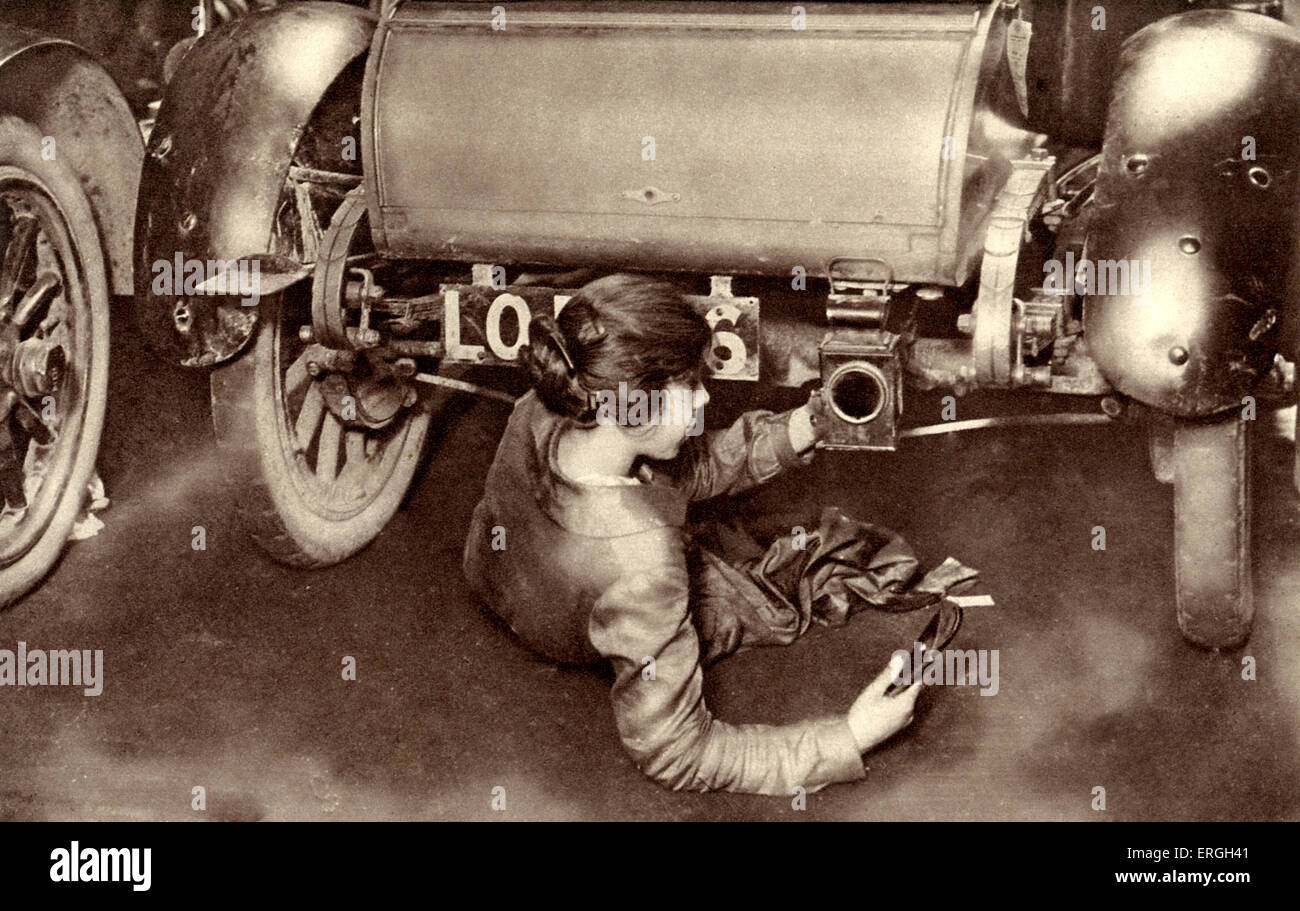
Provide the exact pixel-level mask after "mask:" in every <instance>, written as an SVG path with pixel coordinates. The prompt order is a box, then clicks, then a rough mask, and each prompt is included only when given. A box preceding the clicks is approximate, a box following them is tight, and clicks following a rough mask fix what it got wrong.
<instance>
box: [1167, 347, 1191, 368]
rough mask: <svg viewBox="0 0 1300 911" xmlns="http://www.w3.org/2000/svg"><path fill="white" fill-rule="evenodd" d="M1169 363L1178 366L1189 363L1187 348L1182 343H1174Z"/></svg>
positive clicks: (1170, 351)
mask: <svg viewBox="0 0 1300 911" xmlns="http://www.w3.org/2000/svg"><path fill="white" fill-rule="evenodd" d="M1169 363H1171V364H1174V365H1176V366H1178V367H1181V366H1183V364H1186V363H1187V349H1186V348H1184V347H1183V346H1182V345H1174V347H1172V348H1170V349H1169Z"/></svg>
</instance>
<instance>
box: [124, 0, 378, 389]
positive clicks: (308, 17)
mask: <svg viewBox="0 0 1300 911" xmlns="http://www.w3.org/2000/svg"><path fill="white" fill-rule="evenodd" d="M374 28H375V18H374V16H372V15H371V14H370V13H368V12H367V11H366V10H364V9H359V8H356V7H351V6H344V5H342V4H337V3H289V4H285V5H283V6H279V7H275V8H273V9H270V10H267V11H265V12H261V13H258V14H255V15H250V16H247V17H244V18H241V19H238V20H236V21H235V22H233V23H231V24H230V25H228V26H223V27H222V28H219V29H217V30H216V31H214V32H212V33H210V34H209V35H207V36H205V37H204V38H202V39H201V40H200V41H198V42H197V43H196V44H195V45H194V47H193V48H191V49H190V51H189V53H187V54H186V55H185V57H184V58H183V59H182V61H181V63H180V66H179V68H178V70H177V72H176V75H175V76H174V77H173V79H172V81H171V82H170V83H169V84H168V86H167V92H166V96H165V97H164V99H163V104H162V108H161V109H160V111H159V113H158V120H157V123H156V125H155V127H154V130H153V133H152V135H151V136H150V139H149V147H148V151H147V154H146V156H145V164H144V171H143V177H142V181H143V185H144V187H145V192H143V193H142V194H141V195H140V201H139V206H138V208H137V211H136V226H135V227H136V233H135V263H136V273H135V275H136V319H137V323H138V324H139V326H140V329H141V331H142V332H143V333H144V335H145V337H146V339H147V340H148V342H149V343H150V344H151V345H152V346H153V347H154V348H155V349H157V350H159V351H165V352H171V353H174V355H175V356H176V358H177V359H178V360H179V361H180V362H181V363H182V364H184V365H186V366H207V365H212V364H216V363H219V362H221V361H223V360H225V359H226V358H229V357H230V356H232V355H233V354H235V353H236V352H238V351H239V350H240V349H241V348H242V347H243V345H244V344H245V343H246V342H247V341H248V339H249V337H250V336H251V335H252V332H253V329H254V327H255V326H256V322H257V308H256V307H247V306H241V296H233V297H232V296H229V295H214V294H207V293H204V292H203V290H202V289H200V290H199V291H198V292H195V293H191V294H185V295H179V294H176V293H170V292H175V291H180V290H185V289H184V288H183V287H182V284H183V283H182V282H181V280H180V276H176V277H175V282H174V283H169V282H158V281H155V279H157V278H159V277H161V276H163V275H166V276H168V277H171V276H172V275H173V273H174V272H175V266H174V264H176V263H177V262H180V263H182V264H186V265H188V264H189V263H190V262H193V261H202V262H205V263H207V262H209V261H222V262H233V261H237V260H246V259H250V258H253V257H259V256H263V255H266V254H271V253H273V252H275V251H273V250H271V248H270V244H271V235H272V227H273V225H274V222H275V216H276V206H277V203H278V201H279V200H280V197H281V193H282V191H283V189H284V186H285V180H286V176H287V174H288V171H289V166H290V163H291V160H292V157H293V154H294V149H295V148H296V147H297V145H298V142H299V139H300V138H301V137H302V135H303V131H304V129H305V128H306V126H307V123H308V121H309V120H310V118H311V114H312V111H313V110H314V109H315V108H316V106H317V104H318V103H319V102H320V100H321V98H322V97H323V96H324V95H325V94H326V91H327V89H328V88H329V87H330V85H331V84H332V83H333V82H334V80H335V79H336V78H337V77H338V76H339V74H340V73H341V72H342V71H343V70H344V69H345V68H346V67H347V65H348V64H349V63H350V62H352V61H353V60H355V59H356V58H358V57H359V56H361V55H362V54H364V53H365V52H366V50H367V48H368V47H369V43H370V37H371V35H372V34H373V32H374ZM358 97H359V94H358ZM162 263H167V264H168V265H167V266H166V267H163V266H161V265H160V264H162ZM249 271H251V270H249ZM268 284H269V283H268V281H267V275H266V272H265V270H262V272H261V282H260V292H261V293H268ZM155 289H157V291H156V290H155ZM189 290H191V291H193V289H192V288H191V289H189ZM163 292H168V293H163Z"/></svg>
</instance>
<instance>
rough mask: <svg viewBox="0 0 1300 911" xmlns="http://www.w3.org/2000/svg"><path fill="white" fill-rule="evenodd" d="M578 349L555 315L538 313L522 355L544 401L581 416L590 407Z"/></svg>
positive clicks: (572, 415) (566, 413) (552, 407)
mask: <svg viewBox="0 0 1300 911" xmlns="http://www.w3.org/2000/svg"><path fill="white" fill-rule="evenodd" d="M577 353H578V351H577V345H575V344H574V343H573V341H572V340H570V339H566V338H565V337H564V333H563V331H562V330H561V329H560V327H559V324H558V323H556V321H555V318H554V317H553V316H550V315H549V314H546V313H539V314H536V315H535V316H533V318H532V321H531V322H530V323H529V324H528V344H527V345H524V346H523V347H522V348H520V349H519V359H520V361H521V362H522V363H523V365H524V368H525V369H526V370H527V371H528V376H529V379H531V380H532V384H533V388H534V389H536V390H537V397H538V398H539V399H541V400H542V404H543V405H545V406H546V407H547V408H549V409H550V410H551V411H553V412H555V413H556V414H560V415H564V416H566V417H570V418H574V419H575V420H582V419H584V418H586V417H587V416H588V413H589V412H590V408H589V407H588V402H587V392H586V390H585V389H584V388H583V387H582V384H581V383H580V382H578V364H577V363H576V362H575V361H574V358H575V357H576V356H577Z"/></svg>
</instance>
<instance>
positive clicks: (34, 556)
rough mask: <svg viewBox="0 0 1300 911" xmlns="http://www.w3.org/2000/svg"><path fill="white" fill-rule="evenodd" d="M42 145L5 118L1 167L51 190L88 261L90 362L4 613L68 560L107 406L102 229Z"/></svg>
mask: <svg viewBox="0 0 1300 911" xmlns="http://www.w3.org/2000/svg"><path fill="white" fill-rule="evenodd" d="M42 138H43V137H42V134H41V132H40V131H39V130H37V129H36V128H35V127H34V126H32V125H31V124H30V123H28V122H27V121H25V120H22V119H20V118H17V117H6V116H0V166H5V165H9V166H15V167H18V168H22V169H23V170H24V171H27V172H28V173H30V174H31V175H32V176H33V177H35V178H36V179H37V180H38V181H39V182H40V183H41V184H43V185H44V187H43V188H44V190H45V192H46V194H47V195H48V196H49V197H50V198H51V199H52V200H53V201H54V204H55V206H56V207H57V208H58V209H59V211H60V213H61V214H62V215H63V219H64V222H65V224H66V226H67V229H68V235H69V237H70V239H71V241H72V246H73V248H74V249H75V251H76V254H77V257H78V258H79V259H80V260H81V263H80V265H81V272H82V280H83V282H84V283H85V301H86V304H87V306H89V308H90V328H91V353H90V358H91V363H90V370H89V382H88V384H87V389H86V410H85V414H84V415H83V419H82V424H81V431H80V439H79V442H78V444H77V451H76V455H75V457H74V458H73V462H72V470H71V471H70V472H69V474H68V480H67V485H66V486H65V488H64V492H63V496H62V498H61V499H60V500H59V502H58V504H57V506H56V507H55V509H54V513H53V516H52V517H51V519H50V524H49V525H48V526H47V527H46V529H45V532H44V533H43V534H42V535H41V536H40V538H38V539H37V541H36V543H35V544H33V545H32V547H31V548H30V549H29V550H28V551H27V552H26V553H24V554H23V555H22V556H21V557H19V558H18V559H17V560H15V561H14V562H13V563H10V564H9V565H8V566H5V567H3V568H0V607H6V606H8V605H9V604H12V603H13V602H14V601H16V600H17V599H18V598H20V597H22V596H23V595H24V594H26V593H27V592H28V591H30V590H31V589H32V587H33V586H35V585H36V583H37V582H39V581H40V580H41V579H42V578H43V577H44V576H45V574H46V573H48V572H49V571H50V568H51V567H53V566H54V564H55V562H56V561H57V560H58V559H59V556H60V555H61V554H62V553H63V548H64V545H66V544H67V542H68V535H69V534H71V532H72V526H73V524H74V523H75V522H76V521H77V517H78V515H79V514H80V513H81V510H82V507H83V506H84V505H85V501H86V489H87V485H88V484H89V483H90V479H91V477H92V475H93V474H94V472H95V459H96V458H97V457H98V455H99V441H100V437H101V435H102V434H103V431H104V410H105V405H106V404H107V401H108V361H109V323H108V316H109V296H108V275H107V272H106V268H105V264H104V252H103V246H102V245H101V239H100V235H99V229H98V228H97V227H96V224H95V214H94V210H93V209H92V208H91V206H90V201H89V200H88V199H87V198H86V194H85V191H84V190H82V188H81V182H80V181H79V180H78V179H77V175H76V174H75V173H73V171H72V169H71V168H69V167H68V166H67V165H66V164H64V163H63V162H62V161H60V160H58V159H57V158H56V159H55V160H54V161H46V160H45V159H44V158H42V157H41V149H42V144H41V140H42Z"/></svg>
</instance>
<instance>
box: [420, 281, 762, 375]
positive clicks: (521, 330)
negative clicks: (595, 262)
mask: <svg viewBox="0 0 1300 911" xmlns="http://www.w3.org/2000/svg"><path fill="white" fill-rule="evenodd" d="M438 290H439V291H440V292H441V294H442V303H443V322H442V325H443V351H444V354H443V360H444V361H446V362H448V363H453V364H487V365H498V366H508V365H512V364H514V363H516V362H517V361H518V359H519V349H520V348H522V347H523V346H524V345H526V344H528V324H529V323H530V322H531V321H532V318H533V314H534V313H550V314H552V315H554V316H558V315H559V313H560V311H561V310H563V309H564V305H565V304H566V303H568V301H569V298H570V297H572V296H573V295H572V293H571V292H565V291H561V290H558V289H555V288H540V287H536V286H533V285H529V286H512V285H507V286H506V287H504V288H493V287H490V286H486V285H442V286H440V287H439V289H438ZM687 300H689V301H690V302H691V303H692V304H694V305H695V306H696V307H697V308H698V309H699V311H700V313H701V314H702V315H703V316H704V318H705V320H707V321H708V324H709V327H710V328H711V329H712V330H713V341H712V343H711V345H710V347H709V353H708V355H707V357H706V358H705V362H706V364H707V367H708V372H709V375H710V376H713V377H715V378H717V379H723V380H757V379H758V338H759V336H758V298H756V297H732V296H730V295H709V296H701V295H687Z"/></svg>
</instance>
